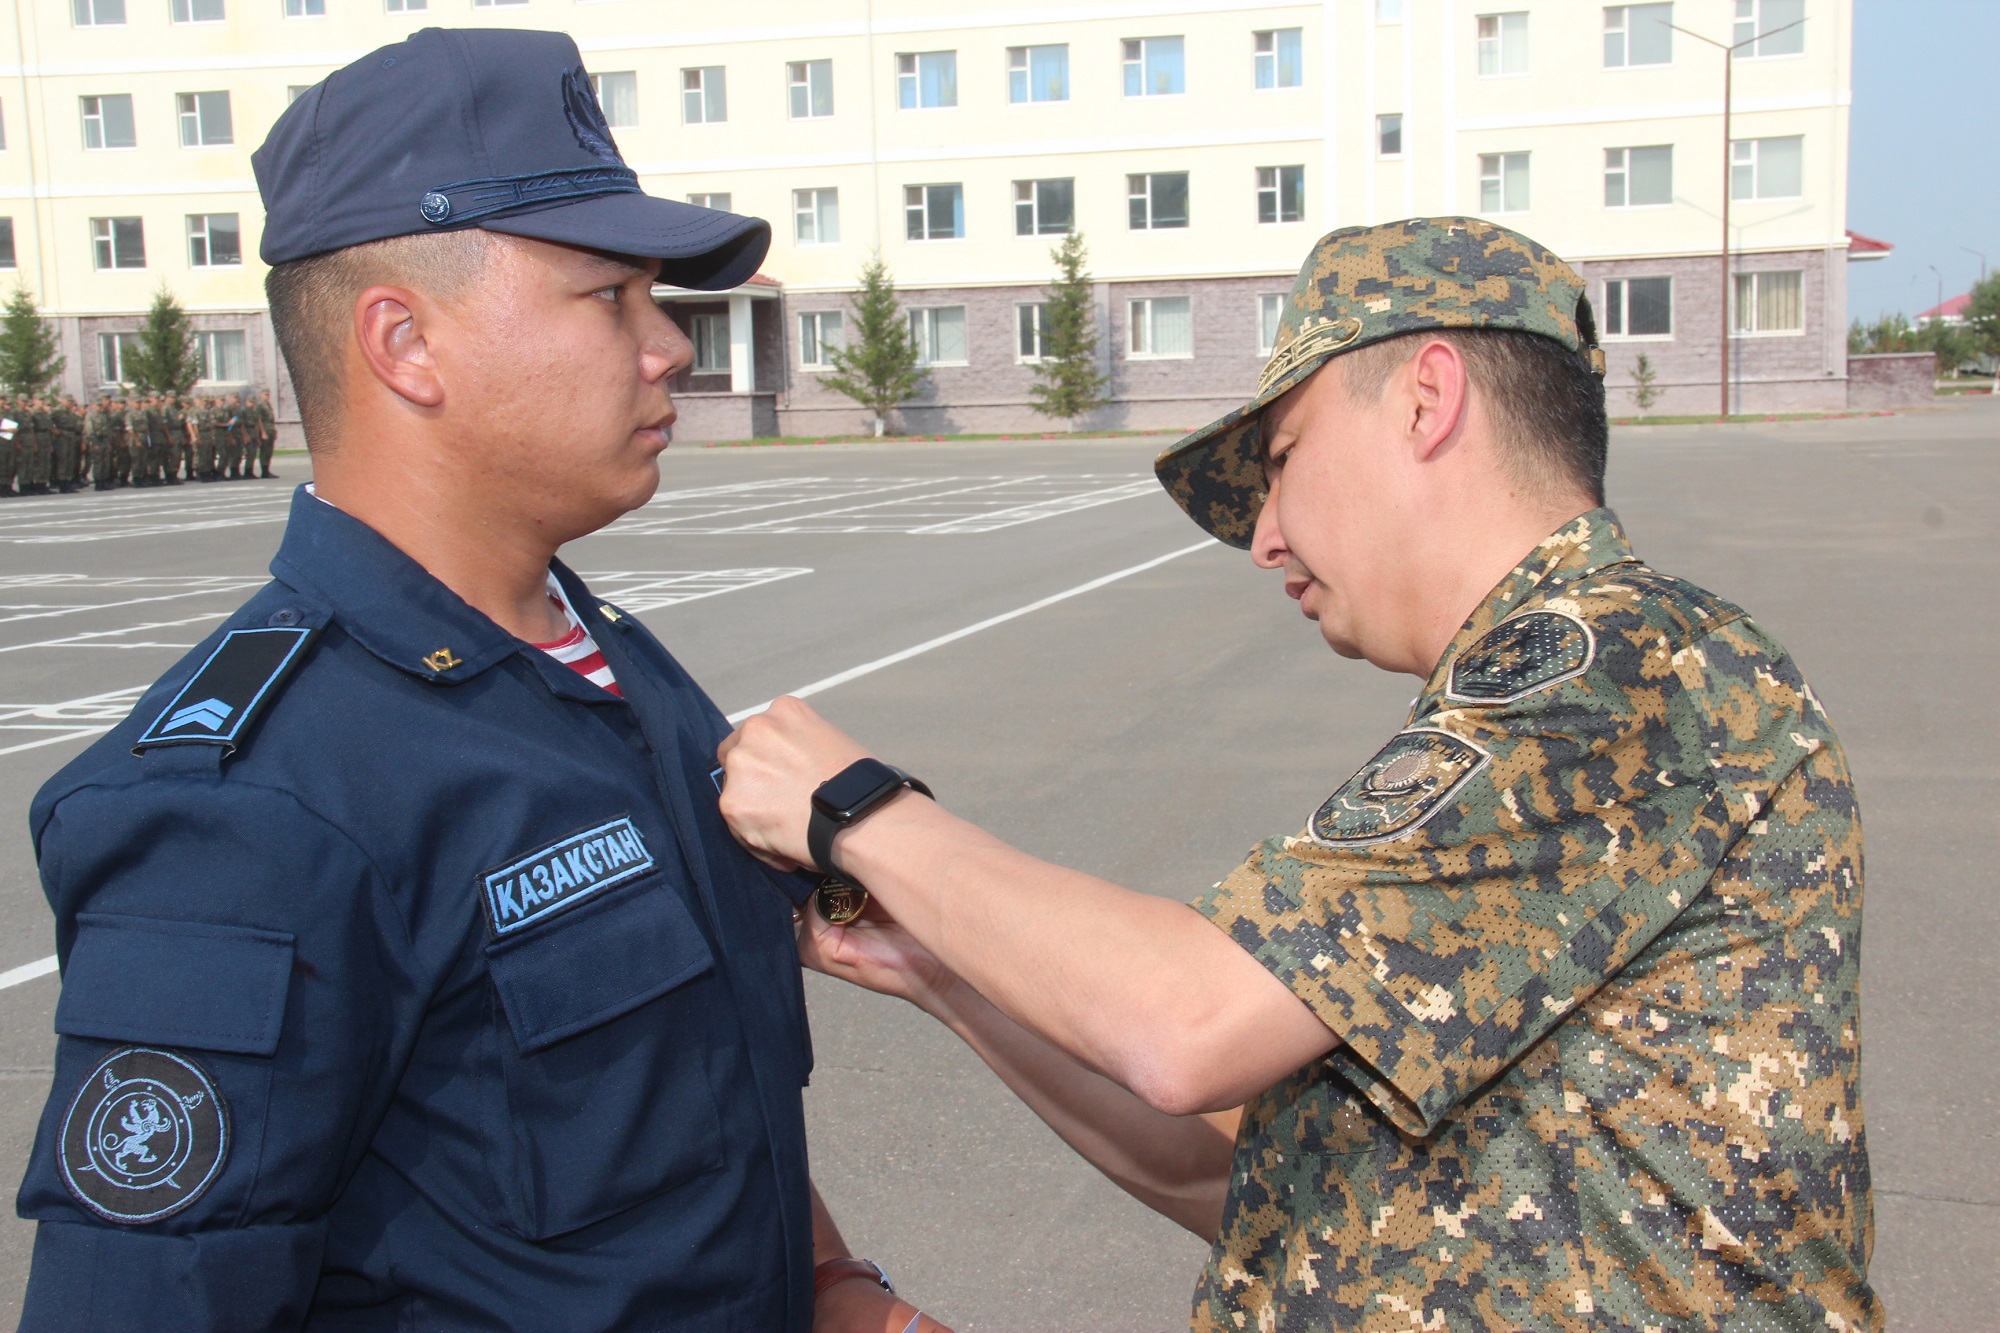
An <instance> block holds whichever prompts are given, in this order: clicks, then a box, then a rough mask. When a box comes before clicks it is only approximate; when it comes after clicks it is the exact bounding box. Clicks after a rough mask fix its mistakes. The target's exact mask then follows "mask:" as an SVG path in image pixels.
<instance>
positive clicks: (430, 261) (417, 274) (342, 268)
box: [264, 227, 492, 448]
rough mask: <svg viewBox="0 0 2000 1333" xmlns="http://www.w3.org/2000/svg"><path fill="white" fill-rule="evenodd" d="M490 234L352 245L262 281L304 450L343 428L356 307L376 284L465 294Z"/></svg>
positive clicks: (447, 297) (472, 231)
mask: <svg viewBox="0 0 2000 1333" xmlns="http://www.w3.org/2000/svg"><path fill="white" fill-rule="evenodd" d="M491 237H492V234H491V233H490V232H485V231H481V230H480V229H478V228H476V227H473V228H467V229H464V230H461V231H447V232H434V233H428V234H425V235H420V236H391V237H390V238H388V239H387V240H382V241H369V242H367V243H366V244H364V245H351V246H348V247H347V248H346V249H343V250H331V251H328V252H327V253H326V254H322V255H312V256H309V257H308V258H305V259H294V260H292V261H290V262H289V263H284V264H279V265H278V266H277V267H275V268H273V269H272V270H271V272H270V274H269V275H268V276H266V277H265V279H264V294H265V296H266V297H267V298H268V299H269V301H270V305H271V327H272V328H273V329H274V330H275V331H276V332H277V335H278V350H279V351H280V352H282V353H283V354H284V357H285V366H286V368H287V369H289V370H290V371H291V373H292V391H293V393H294V394H295V395H296V396H297V398H298V403H299V420H300V425H301V426H303V427H304V429H305V434H306V445H307V447H309V448H313V447H318V446H319V445H322V444H329V443H331V442H332V441H333V438H334V436H335V434H336V433H337V432H338V431H339V428H340V414H341V407H342V403H341V383H340V369H341V364H342V361H343V359H344V357H345V354H346V350H347V340H348V339H349V338H351V337H352V336H353V329H354V302H355V300H356V299H357V298H358V297H359V296H360V295H361V293H362V292H364V291H366V290H368V288H370V287H373V286H375V285H376V284H377V283H388V284H391V285H393V286H397V287H410V288H414V289H416V290H418V291H421V292H423V293H424V294H425V295H427V296H431V297H435V298H437V299H438V300H441V301H451V300H455V299H457V298H458V297H459V296H461V295H463V294H464V292H465V291H466V289H467V288H469V287H470V286H471V285H472V283H473V281H474V280H475V279H477V278H478V276H479V273H480V270H481V269H482V268H484V267H485V264H486V255H487V247H488V244H489V242H490V241H491Z"/></svg>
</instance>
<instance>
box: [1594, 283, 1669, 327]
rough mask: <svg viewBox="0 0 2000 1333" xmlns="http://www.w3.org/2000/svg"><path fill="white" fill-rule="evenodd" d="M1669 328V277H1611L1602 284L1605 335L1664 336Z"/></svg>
mask: <svg viewBox="0 0 2000 1333" xmlns="http://www.w3.org/2000/svg"><path fill="white" fill-rule="evenodd" d="M1673 331H1674V280H1673V279H1672V278H1613V279H1611V280H1610V281H1608V282H1606V283H1605V284H1604V335H1605V336H1606V337H1607V338H1665V337H1668V336H1670V335H1671V334H1672V333H1673Z"/></svg>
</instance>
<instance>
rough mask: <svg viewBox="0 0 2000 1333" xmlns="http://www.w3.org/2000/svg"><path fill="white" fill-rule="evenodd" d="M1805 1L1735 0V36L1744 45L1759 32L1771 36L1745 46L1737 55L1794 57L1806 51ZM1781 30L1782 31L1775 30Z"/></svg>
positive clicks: (1732, 39) (1734, 38) (1735, 39)
mask: <svg viewBox="0 0 2000 1333" xmlns="http://www.w3.org/2000/svg"><path fill="white" fill-rule="evenodd" d="M1805 19H1806V0H1736V35H1735V36H1734V37H1732V38H1731V39H1730V41H1731V42H1747V41H1749V40H1750V39H1751V38H1752V37H1755V36H1756V35H1757V34H1758V33H1760V32H1768V33H1770V34H1771V35H1770V36H1769V37H1766V38H1764V39H1763V40H1762V41H1760V42H1757V43H1756V44H1755V45H1752V46H1746V47H1744V48H1742V49H1741V50H1739V51H1738V52H1737V53H1736V54H1737V55H1739V56H1750V57H1756V56H1796V55H1802V54H1804V53H1805V49H1806V25H1805ZM1779 29H1783V31H1778V30H1779Z"/></svg>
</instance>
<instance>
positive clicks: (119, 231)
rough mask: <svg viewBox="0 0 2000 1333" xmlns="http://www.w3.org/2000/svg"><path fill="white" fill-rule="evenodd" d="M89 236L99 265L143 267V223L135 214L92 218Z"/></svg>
mask: <svg viewBox="0 0 2000 1333" xmlns="http://www.w3.org/2000/svg"><path fill="white" fill-rule="evenodd" d="M90 240H91V248H92V250H93V252H94V253H95V255H96V258H97V267H99V268H144V267H146V224H145V223H144V222H142V221H140V220H139V219H138V218H92V219H91V220H90Z"/></svg>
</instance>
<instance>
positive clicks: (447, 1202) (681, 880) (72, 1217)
mask: <svg viewBox="0 0 2000 1333" xmlns="http://www.w3.org/2000/svg"><path fill="white" fill-rule="evenodd" d="M253 160H254V164H255V167H256V171H257V179H258V185H259V188H260V190H261V191H262V193H263V196H264V201H265V205H266V209H267V214H268V217H267V221H266V226H265V230H264V234H263V240H262V253H263V257H264V259H265V260H266V262H268V263H270V264H271V265H273V269H272V272H271V275H270V279H269V291H270V295H271V304H272V318H273V322H274V324H275V326H276V329H277V333H278V337H279V340H280V343H281V345H282V348H283V351H284V353H285V357H286V362H287V364H288V366H289V367H290V369H291V372H292V377H293V381H294V384H295V386H296V388H297V391H298V401H299V407H300V411H301V414H302V416H303V418H304V425H305V430H306V437H307V440H308V443H309V444H310V446H311V448H312V451H313V462H314V474H315V483H314V485H313V486H310V487H306V488H302V489H301V491H300V492H299V493H298V495H297V496H296V497H295V498H294V501H293V508H292V516H291V521H290V526H289V528H288V529H287V531H286V534H285V538H284V543H283V546H282V548H281V549H280V551H279V553H278V555H277V558H276V559H275V560H274V561H273V562H272V565H271V571H272V573H273V575H274V576H275V580H274V581H273V582H272V583H270V584H269V585H267V586H266V587H265V588H264V589H263V590H262V591H261V592H259V593H258V594H257V595H256V596H255V597H253V598H251V600H250V601H249V602H248V603H247V604H245V605H244V606H243V607H242V609H241V610H239V611H238V612H237V613H236V614H235V615H234V616H232V617H231V618H230V619H229V621H228V622H227V623H226V624H225V625H224V626H223V627H222V628H221V629H220V630H219V631H218V632H217V633H216V635H215V636H214V637H212V638H211V639H209V640H208V641H207V642H206V643H204V644H202V645H201V646H200V647H199V648H197V649H196V650H195V652H194V653H192V654H191V655H190V656H189V657H188V658H186V659H185V660H184V661H183V662H182V663H181V664H180V665H179V666H177V667H175V668H174V669H173V670H172V671H170V672H168V673H167V674H166V675H165V676H164V677H162V678H161V680H160V681H159V682H158V683H157V684H155V685H154V687H153V688H152V689H151V690H150V691H149V692H148V693H147V694H146V696H145V698H144V699H142V700H141V701H140V704H139V706H138V708H137V709H136V710H135V711H134V713H133V714H132V717H131V718H130V719H129V720H128V721H127V722H126V723H125V724H123V725H122V726H120V727H119V728H117V729H116V730H115V731H113V732H112V733H111V734H110V735H109V736H107V737H106V738H105V739H104V740H103V741H102V742H101V743H99V744H97V745H95V746H93V747H92V748H91V749H90V750H89V751H88V752H87V753H85V754H84V755H83V756H82V757H80V758H79V759H78V760H76V762H74V763H72V764H70V765H69V766H68V767H67V768H65V769H64V770H63V771H62V772H61V773H60V774H58V775H57V776H56V777H55V778H54V779H53V780H52V781H50V782H49V784H48V785H47V786H46V787H45V788H43V790H42V792H41V794H40V796H39V797H38V798H37V800H36V801H35V804H34V809H33V815H32V819H33V829H34V836H35V840H36V847H37V851H38V854H39V857H40V862H41V869H42V876H43V881H44V884H45V887H46V890H47V893H48V897H49V902H50V904H51V906H52V907H53V908H54V909H55V917H56V934H57V951H58V954H59V956H60V957H61V959H62V960H63V992H62V998H61V1002H60V1003H59V1005H58V1007H57V1011H56V1030H57V1032H58V1034H59V1041H58V1044H57V1053H56V1069H55V1083H54V1088H53V1091H52V1092H51V1094H50V1098H49V1102H48V1105H47V1108H46V1110H45V1111H44V1113H43V1116H42V1121H41V1126H40V1131H39V1133H38V1135H37V1138H36V1142H35V1148H34V1153H33V1157H32V1159H31V1161H30V1163H29V1166H28V1171H27V1176H26V1179H25V1180H24V1182H23V1184H22V1187H21V1192H20V1198H19V1207H20V1212H21V1215H22V1216H24V1217H28V1218H32V1219H34V1220H35V1221H37V1222H38V1223H39V1224H40V1225H39V1228H38V1230H37V1233H36V1241H35V1255H34V1267H33V1271H32V1273H31V1275H30V1278H29V1284H28V1292H27V1298H26V1309H25V1313H24V1315H23V1320H22V1327H23V1328H25V1329H30V1330H45V1329H127V1328H161V1329H175V1330H181V1329H190V1330H191V1329H244V1330H250V1329H256V1330H265V1329H279V1328H300V1327H310V1328H314V1329H333V1328H339V1329H390V1328H395V1329H407V1328H426V1329H431V1328H438V1329H467V1330H470V1329H482V1330H483V1329H496V1330H497V1329H523V1328H533V1329H537V1330H569V1329H575V1330H586V1329H587V1330H612V1329H620V1330H623V1329H630V1330H640V1329H645V1330H656V1329H699V1330H703V1333H714V1331H718V1330H755V1331H756V1333H771V1331H772V1330H806V1329H808V1328H812V1329H816V1330H817V1329H836V1328H840V1329H867V1330H870V1331H871V1333H873V1331H874V1330H883V1331H884V1333H898V1331H899V1330H904V1329H916V1328H925V1329H929V1328H935V1327H937V1326H936V1325H934V1324H932V1323H930V1322H929V1321H928V1320H925V1319H922V1318H921V1317H919V1316H918V1315H917V1314H916V1312H915V1311H914V1309H913V1308H912V1307H910V1306H909V1305H906V1304H903V1303H901V1302H899V1301H898V1300H897V1298H896V1297H895V1296H894V1294H893V1292H891V1291H890V1290H888V1287H887V1282H886V1280H883V1279H881V1278H880V1270H879V1269H877V1268H875V1267H873V1266H872V1265H870V1264H868V1263H867V1262H866V1261H863V1260H858V1259H854V1258H852V1257H851V1256H849V1255H848V1254H847V1251H846V1249H845V1247H844V1245H843V1244H842V1242H841V1240H840V1237H839V1233H838V1231H837V1230H836V1229H835V1228H834V1226H833V1224H832V1222H831V1220H830V1219H829V1218H828V1217H827V1215H826V1212H825V1210H824V1208H823V1207H822V1206H821V1205H820V1203H819V1200H818V1196H817V1194H816V1192H815V1191H814V1190H813V1188H812V1185H811V1182H810V1180H809V1178H808V1173H807V1164H806V1139H805V1126H804V1117H803V1109H802V1099H801V1091H800V1090H801V1087H802V1086H803V1084H804V1083H805V1081H806V1077H807V1074H808V1072H809V1070H810V1067H811V1063H812V1056H811V1048H810V1044H809V1038H808V1034H807V1027H806V1012H805V1005H804V995H803V990H802V986H801V982H800V974H799V966H798V961H797V957H796V952H795V950H796V942H795V936H794V907H795V904H796V903H797V902H798V901H800V900H801V899H802V898H803V897H804V896H805V894H806V893H807V892H808V891H809V888H810V885H809V884H807V883H806V882H805V881H803V880H800V879H798V878H797V877H793V876H783V875H777V874H774V873H772V872H768V871H766V870H765V869H763V868H762V867H761V866H759V865H758V864H757V863H756V862H755V861H753V860H752V859H751V858H750V857H749V856H747V855H746V854H745V853H743V852H742V851H741V850H740V849H739V848H738V847H737V845H736V844H735V842H734V841H733V840H732V839H731V838H730V836H729V833H728V831H727V829H726V828H725V827H724V825H723V823H722V820H721V818H720V815H719V813H718V810H717V791H718V788H717V786H716V785H715V783H714V781H713V780H712V779H711V778H710V776H709V775H710V770H711V768H712V767H713V764H714V760H713V755H714V753H715V748H716V745H717V743H718V742H719V741H720V740H721V739H722V738H723V737H724V736H725V735H726V734H727V732H728V727H727V725H726V723H725V722H724V721H723V718H722V715H721V714H720V713H719V712H718V711H717V709H716V708H715V706H714V704H712V703H711V702H710V701H709V699H708V697H707V696H706V695H705V694H704V693H703V692H702V691H701V689H700V688H699V687H698V686H697V685H695V683H694V682H693V681H692V680H691V679H689V677H688V676H687V674H686V673H685V672H684V671H683V670H682V669H681V668H680V666H679V665H678V664H677V663H676V662H675V661H674V659H673V658H672V656H670V655H669V654H668V652H667V650H666V649H665V648H664V647H662V646H661V644H660V642H659V641H658V640H657V639H655V638H654V637H653V635H652V634H651V633H649V632H648V631H647V630H646V628H645V627H644V626H643V625H641V624H640V623H639V622H638V621H637V620H635V619H633V618H632V617H630V616H627V615H625V614H623V613H622V612H620V611H619V610H618V609H617V608H616V607H614V606H612V605H610V604H609V603H606V602H604V601H603V600H601V599H600V598H598V597H596V596H594V595H593V594H592V593H591V592H590V590H589V589H588V588H587V587H585V586H584V584H583V583H582V582H581V581H580V580H579V579H578V578H577V577H576V575H575V574H573V573H571V572H570V571H569V570H568V569H567V568H565V567H564V566H563V564H562V563H561V562H559V561H557V560H556V559H555V558H554V557H555V552H556V550H557V549H558V548H559V547H560V546H561V545H562V544H563V543H564V542H567V541H570V540H573V539H575V538H577V537H581V536H583V535H585V534H587V533H589V532H592V531H595V530H596V529H598V528H601V527H603V526H604V525H605V524H607V523H609V522H611V521H612V520H614V519H616V518H617V517H618V516H619V515H620V514H623V513H625V512H627V511H629V510H631V509H633V508H635V507H637V506H639V505H641V504H643V503H645V502H646V501H647V499H649V498H650V497H651V495H652V494H653V492H654V490H655V488H656V487H657V485H658V482H659V469H658V462H657V460H658V455H659V454H660V452H661V450H663V449H664V448H665V447H666V443H667V436H666V432H667V430H668V428H669V427H670V425H671V423H672V421H673V417H674V413H673V408H672V406H671V404H670V403H669V400H668V396H667V392H666V386H667V385H668V383H669V382H670V381H671V380H672V378H673V376H674V375H675V374H676V373H678V372H679V371H681V370H683V369H685V368H686V366H687V364H688V362H689V359H690V355H691V351H690V348H689V346H688V343H687V340H686V339H685V338H683V337H682V336H681V335H680V333H679V332H678V331H677V330H676V329H675V327H674V326H673V324H672V323H671V322H670V321H669V320H668V319H667V318H666V316H665V315H664V314H663V313H662V312H661V310H660V309H659V307H658V306H657V305H656V304H655V303H654V302H653V300H652V299H651V295H650V292H651V287H652V284H653V282H654V281H655V280H656V278H658V279H660V280H664V281H668V282H672V283H676V284H679V285H682V286H687V287H694V288H701V289H707V290H723V289H727V288H730V287H734V286H736V285H737V284H738V283H740V282H742V281H743V280H744V279H746V278H748V277H749V276H750V275H751V274H752V273H754V272H755V271H756V268H757V265H758V263H759V262H760V261H761V260H762V258H763V255H764V252H765V249H766V247H767V245H768V243H769V228H768V226H767V225H766V224H765V223H763V222H761V221H758V220H755V219H751V218H744V217H738V216H735V215H733V214H728V213H718V212H711V211H709V210H707V209H699V208H694V207H691V206H688V205H683V204H678V203H672V202H668V201H665V200H658V199H651V198H648V197H647V196H645V195H644V194H642V193H641V192H640V191H639V187H638V183H637V180H636V177H635V176H634V174H633V173H632V171H631V170H630V169H629V168H627V167H626V166H625V165H624V163H623V161H622V160H621V159H620V158H619V155H618V151H617V148H616V146H615V145H614V144H613V142H612V139H611V134H610V131H609V130H608V128H607V127H606V126H605V123H604V118H603V115H602V113H601V112H600V111H599V109H598V106H597V102H596V99H595V97H594V96H593V95H592V92H591V89H590V85H589V81H588V76H587V75H586V74H585V73H584V70H583V68H582V66H581V64H580V62H579V60H578V56H577V51H576V47H575V46H574V44H573V43H571V42H570V40H569V39H568V38H566V37H562V36H559V35H557V34H550V33H532V32H498V31H490V32H489V31H456V32H444V31H440V30H436V29H431V30H427V31H425V32H421V33H418V34H417V35H416V36H414V37H412V38H411V39H409V40H408V41H406V42H402V43H399V44H397V45H395V46H390V47H385V48H383V49H382V50H380V51H377V52H375V53H373V54H372V55H369V56H367V57H365V58H364V59H362V60H360V61H357V62H356V63H355V64H353V65H350V66H349V67H347V68H346V69H343V70H341V71H339V72H338V73H336V74H334V75H332V76H331V77H330V78H328V79H327V80H326V81H325V82H324V83H322V84H320V85H318V86H316V87H314V88H312V89H310V90H308V91H307V92H306V94H305V95H304V96H302V97H300V98H299V99H298V101H297V102H295V103H294V104H293V105H292V106H291V107H290V109H288V110H287V111H286V112H285V114H284V115H283V116H282V117H281V118H280V119H279V121H278V123H277V125H276V127H275V128H274V129H273V130H272V132H271V135H270V138H269V139H268V140H267V141H266V142H265V144H264V146H263V147H262V148H261V149H260V150H259V151H258V152H257V154H256V156H255V158H254V159H253ZM816 1260H817V1261H818V1262H817V1263H816V1262H815V1261H816ZM853 1279H858V1280H853Z"/></svg>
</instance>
